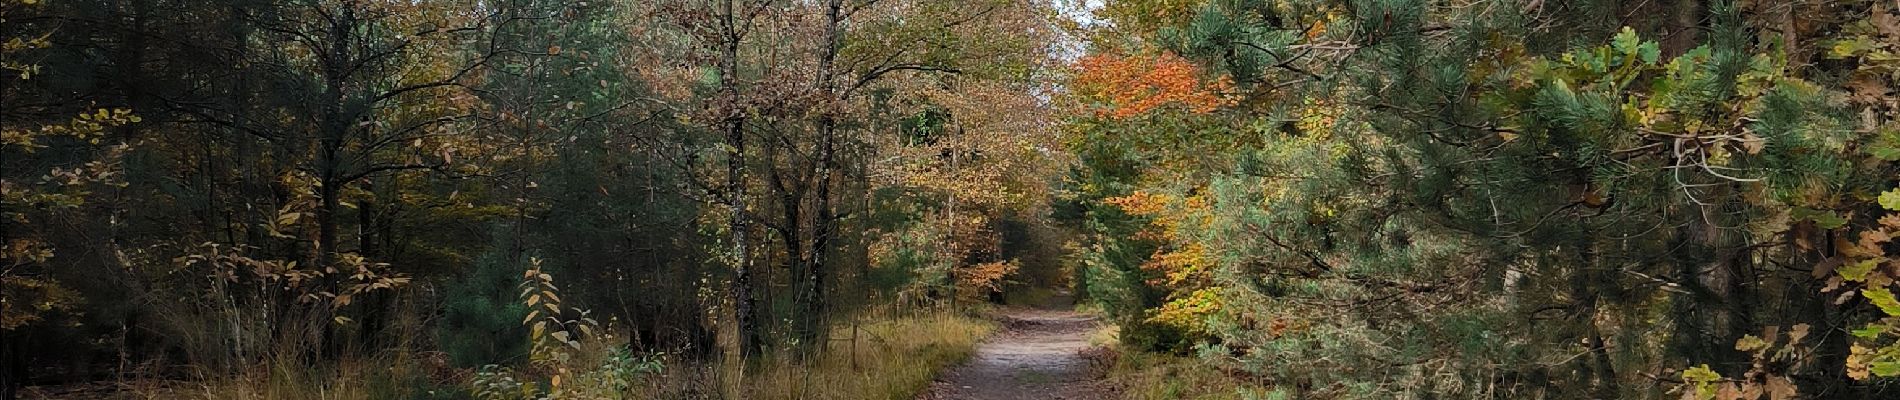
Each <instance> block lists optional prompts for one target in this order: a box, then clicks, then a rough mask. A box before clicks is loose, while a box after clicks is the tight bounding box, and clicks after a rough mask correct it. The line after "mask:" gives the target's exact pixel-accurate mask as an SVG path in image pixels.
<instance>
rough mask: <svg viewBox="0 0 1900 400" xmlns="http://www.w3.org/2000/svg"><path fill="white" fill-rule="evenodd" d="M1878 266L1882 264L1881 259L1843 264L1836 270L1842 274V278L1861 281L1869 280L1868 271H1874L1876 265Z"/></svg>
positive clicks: (1849, 280)
mask: <svg viewBox="0 0 1900 400" xmlns="http://www.w3.org/2000/svg"><path fill="white" fill-rule="evenodd" d="M1878 266H1880V260H1879V259H1869V260H1861V262H1857V263H1853V264H1847V265H1842V266H1841V268H1840V269H1837V270H1835V272H1836V273H1839V274H1841V278H1843V279H1847V281H1848V282H1860V281H1864V280H1867V273H1868V272H1873V270H1874V267H1878Z"/></svg>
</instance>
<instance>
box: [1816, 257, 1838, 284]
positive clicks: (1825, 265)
mask: <svg viewBox="0 0 1900 400" xmlns="http://www.w3.org/2000/svg"><path fill="white" fill-rule="evenodd" d="M1843 263H1846V261H1845V259H1843V258H1840V257H1838V256H1837V257H1828V258H1827V259H1825V260H1821V263H1820V264H1815V265H1814V279H1821V278H1822V277H1826V276H1829V275H1833V274H1834V269H1835V268H1839V267H1840V266H1841V264H1843Z"/></svg>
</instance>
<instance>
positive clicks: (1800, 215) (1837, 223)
mask: <svg viewBox="0 0 1900 400" xmlns="http://www.w3.org/2000/svg"><path fill="white" fill-rule="evenodd" d="M1792 216H1793V217H1794V218H1795V219H1798V220H1804V221H1814V225H1816V226H1819V227H1821V229H1840V228H1841V227H1843V226H1847V218H1842V217H1841V216H1840V214H1835V213H1834V212H1833V211H1827V210H1816V209H1812V208H1805V207H1798V208H1795V209H1794V211H1793V213H1792Z"/></svg>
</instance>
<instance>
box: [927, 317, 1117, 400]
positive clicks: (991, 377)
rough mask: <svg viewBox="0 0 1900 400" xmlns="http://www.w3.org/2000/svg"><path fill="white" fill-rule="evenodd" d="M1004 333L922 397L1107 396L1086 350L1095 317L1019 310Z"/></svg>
mask: <svg viewBox="0 0 1900 400" xmlns="http://www.w3.org/2000/svg"><path fill="white" fill-rule="evenodd" d="M1004 320H1005V323H1004V327H1003V331H1001V332H997V333H996V334H995V335H994V336H991V337H990V339H989V340H987V341H984V342H983V344H981V345H979V346H978V347H977V350H976V354H975V355H974V356H972V357H971V358H970V361H968V362H966V363H964V365H961V366H958V367H956V368H955V369H952V370H950V372H948V373H945V374H944V376H942V377H940V378H938V379H937V381H936V382H933V383H931V388H930V390H929V391H927V392H925V393H924V395H923V396H920V397H919V399H920V400H951V399H957V400H1004V399H1106V398H1109V396H1108V394H1109V391H1108V390H1107V389H1106V387H1105V386H1106V385H1103V384H1101V382H1099V381H1098V380H1097V378H1098V377H1096V376H1094V374H1093V373H1092V372H1091V371H1090V367H1089V362H1088V360H1087V359H1085V358H1083V357H1082V354H1081V351H1082V350H1084V349H1087V348H1088V347H1089V342H1088V336H1089V333H1090V332H1094V331H1095V330H1096V328H1098V327H1099V322H1098V321H1096V319H1095V317H1094V316H1092V315H1085V314H1079V313H1076V312H1072V311H1052V310H1016V311H1011V312H1010V313H1008V314H1006V315H1005V319H1004Z"/></svg>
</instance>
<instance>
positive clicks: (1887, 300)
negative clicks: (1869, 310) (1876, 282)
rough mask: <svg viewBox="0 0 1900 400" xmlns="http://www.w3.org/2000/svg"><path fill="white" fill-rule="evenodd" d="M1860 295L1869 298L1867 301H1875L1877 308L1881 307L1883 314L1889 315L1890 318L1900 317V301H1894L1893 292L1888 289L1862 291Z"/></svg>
mask: <svg viewBox="0 0 1900 400" xmlns="http://www.w3.org/2000/svg"><path fill="white" fill-rule="evenodd" d="M1860 295H1862V296H1867V300H1869V301H1873V302H1874V305H1875V306H1879V307H1880V311H1881V312H1884V313H1887V315H1889V316H1900V301H1896V300H1894V298H1893V292H1891V291H1887V288H1884V287H1877V288H1866V289H1861V290H1860Z"/></svg>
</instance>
